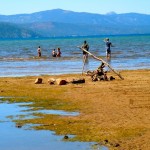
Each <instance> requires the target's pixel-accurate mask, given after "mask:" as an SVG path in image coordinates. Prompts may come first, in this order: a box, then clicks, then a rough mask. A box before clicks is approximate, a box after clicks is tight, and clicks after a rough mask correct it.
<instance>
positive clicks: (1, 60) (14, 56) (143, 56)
mask: <svg viewBox="0 0 150 150" xmlns="http://www.w3.org/2000/svg"><path fill="white" fill-rule="evenodd" d="M104 38H105V37H102V36H100V37H74V38H50V39H30V40H0V45H1V47H0V70H1V73H0V76H26V75H43V74H48V75H52V74H66V73H81V72H82V66H83V61H82V52H81V50H80V49H79V48H77V46H81V45H82V43H83V41H84V40H87V42H88V43H89V45H90V52H91V53H93V54H94V55H96V56H98V57H101V58H103V59H104V60H106V59H105V44H104V42H103V39H104ZM109 38H110V41H111V42H112V44H113V45H114V47H112V59H111V61H109V63H110V65H111V66H112V67H113V68H114V69H115V70H124V69H129V70H130V69H147V68H148V69H149V68H150V67H149V66H150V59H149V58H150V40H149V39H150V35H134V36H133V35H132V36H131V35H130V36H110V37H109ZM38 46H41V49H42V58H40V59H38V58H37V47H38ZM57 47H60V48H61V51H62V57H61V58H52V56H51V52H52V50H53V49H54V48H57ZM106 61H107V60H106ZM99 65H100V62H99V61H97V60H94V59H93V58H91V57H89V63H88V64H86V70H94V69H96V68H97V67H98V66H99Z"/></svg>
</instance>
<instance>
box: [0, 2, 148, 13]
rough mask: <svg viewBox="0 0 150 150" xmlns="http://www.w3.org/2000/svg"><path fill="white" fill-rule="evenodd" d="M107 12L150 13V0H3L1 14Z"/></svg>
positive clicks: (0, 8) (0, 3)
mask: <svg viewBox="0 0 150 150" xmlns="http://www.w3.org/2000/svg"><path fill="white" fill-rule="evenodd" d="M58 8H60V9H63V10H70V11H75V12H89V13H97V14H106V13H109V12H116V13H118V14H121V13H130V12H135V13H142V14H150V0H1V1H0V14H1V15H14V14H30V13H34V12H39V11H45V10H51V9H58Z"/></svg>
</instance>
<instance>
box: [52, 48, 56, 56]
mask: <svg viewBox="0 0 150 150" xmlns="http://www.w3.org/2000/svg"><path fill="white" fill-rule="evenodd" d="M52 56H53V57H56V56H57V53H56V51H55V49H53V51H52Z"/></svg>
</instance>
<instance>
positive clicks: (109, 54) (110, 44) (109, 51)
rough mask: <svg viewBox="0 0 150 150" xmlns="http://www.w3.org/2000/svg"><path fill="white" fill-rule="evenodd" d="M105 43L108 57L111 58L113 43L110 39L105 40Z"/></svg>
mask: <svg viewBox="0 0 150 150" xmlns="http://www.w3.org/2000/svg"><path fill="white" fill-rule="evenodd" d="M104 42H105V46H106V57H107V58H111V49H110V47H112V46H113V45H112V43H111V42H110V41H109V38H106V39H104Z"/></svg>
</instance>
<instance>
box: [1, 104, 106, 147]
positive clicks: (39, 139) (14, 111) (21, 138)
mask: <svg viewBox="0 0 150 150" xmlns="http://www.w3.org/2000/svg"><path fill="white" fill-rule="evenodd" d="M24 104H28V103H15V104H14V103H13V104H7V103H0V129H1V134H0V139H1V140H0V146H1V149H5V150H10V147H11V150H18V149H21V150H35V149H36V150H41V149H44V150H50V149H51V150H55V149H59V150H108V148H107V147H104V146H100V145H97V144H96V143H94V142H68V141H63V138H64V136H57V135H55V132H52V131H43V130H40V131H37V130H27V128H28V126H30V125H26V126H23V127H21V128H19V127H16V124H15V123H13V122H12V119H11V117H10V116H13V119H14V117H15V119H16V118H17V117H20V116H21V115H24V116H26V115H27V116H28V118H33V117H34V116H32V115H31V114H32V112H34V113H35V112H37V113H39V112H40V113H50V114H57V115H78V113H76V112H75V113H74V112H73V113H72V112H71V113H70V112H65V111H57V110H50V111H49V110H41V111H31V112H29V111H26V110H28V109H29V107H27V106H25V107H24V106H21V107H20V105H24ZM8 116H9V117H8ZM19 119H20V118H19ZM23 119H24V117H23ZM25 119H26V117H25ZM31 126H32V125H31ZM70 138H71V136H70ZM95 144H96V147H95Z"/></svg>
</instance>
